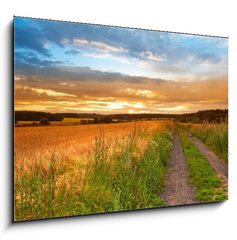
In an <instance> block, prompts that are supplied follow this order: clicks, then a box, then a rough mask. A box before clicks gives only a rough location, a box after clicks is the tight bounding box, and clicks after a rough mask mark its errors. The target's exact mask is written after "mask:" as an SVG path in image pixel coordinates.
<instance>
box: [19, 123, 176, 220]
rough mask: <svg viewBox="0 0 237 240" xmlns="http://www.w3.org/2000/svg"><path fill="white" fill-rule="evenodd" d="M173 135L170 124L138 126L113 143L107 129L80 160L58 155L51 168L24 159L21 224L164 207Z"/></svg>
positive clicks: (21, 179)
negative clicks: (163, 191)
mask: <svg viewBox="0 0 237 240" xmlns="http://www.w3.org/2000/svg"><path fill="white" fill-rule="evenodd" d="M171 132H172V127H170V126H166V127H162V128H161V129H159V130H158V129H149V128H140V127H135V128H134V129H133V130H131V131H129V133H127V134H126V135H124V136H123V137H121V136H120V137H118V138H116V139H114V140H113V141H111V139H110V138H109V137H108V136H107V135H106V134H105V133H106V132H104V131H103V130H101V131H100V133H99V134H98V135H96V138H95V141H94V147H93V149H92V151H91V152H88V154H87V155H83V156H81V158H80V159H79V158H78V159H77V160H75V161H74V162H73V161H72V160H70V159H66V160H65V161H62V160H60V157H61V156H60V155H59V154H58V153H57V152H56V151H55V152H52V153H51V157H50V160H49V161H47V164H46V163H45V161H43V160H39V161H38V162H35V163H34V164H31V165H29V164H28V165H26V164H25V162H24V161H22V162H21V164H20V166H19V169H18V171H16V172H15V220H16V221H20V220H29V219H40V218H49V217H62V216H70V215H80V214H90V213H98V212H111V211H122V210H132V209H139V208H152V207H158V206H163V205H164V202H163V200H162V199H161V197H160V194H161V192H162V190H163V187H164V186H163V185H164V177H165V173H166V169H167V166H168V159H169V155H170V151H171V145H172V144H171V142H172V134H171ZM23 159H24V157H23Z"/></svg>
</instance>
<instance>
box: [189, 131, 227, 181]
mask: <svg viewBox="0 0 237 240" xmlns="http://www.w3.org/2000/svg"><path fill="white" fill-rule="evenodd" d="M186 133H187V135H188V136H189V138H190V140H191V141H192V142H193V144H195V145H196V147H197V148H198V149H199V150H200V152H201V153H202V154H203V155H204V156H205V157H206V159H207V160H208V161H209V163H210V165H211V166H212V168H213V169H214V170H215V171H216V173H217V174H218V175H219V176H220V177H221V178H222V179H223V180H224V181H225V182H226V183H227V181H228V165H227V164H226V163H225V162H224V160H222V159H220V158H219V157H217V156H216V155H215V154H214V153H213V152H212V151H211V150H210V149H209V148H208V147H207V146H206V145H205V144H204V143H202V142H201V141H200V140H198V139H197V138H196V137H194V136H192V134H190V133H189V132H186Z"/></svg>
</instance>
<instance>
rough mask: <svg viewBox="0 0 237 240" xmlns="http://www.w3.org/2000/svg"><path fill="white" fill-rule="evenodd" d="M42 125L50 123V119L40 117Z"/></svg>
mask: <svg viewBox="0 0 237 240" xmlns="http://www.w3.org/2000/svg"><path fill="white" fill-rule="evenodd" d="M40 125H50V121H49V119H47V118H41V119H40Z"/></svg>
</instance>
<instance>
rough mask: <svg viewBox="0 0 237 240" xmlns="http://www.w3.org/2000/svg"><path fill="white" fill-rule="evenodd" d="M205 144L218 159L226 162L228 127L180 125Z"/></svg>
mask: <svg viewBox="0 0 237 240" xmlns="http://www.w3.org/2000/svg"><path fill="white" fill-rule="evenodd" d="M181 126H182V127H184V128H185V129H187V130H188V131H189V132H190V133H192V134H193V135H194V136H195V137H197V138H199V139H200V140H201V141H202V142H203V143H205V144H206V145H207V146H208V147H209V148H210V149H211V150H212V151H213V152H215V153H216V154H217V155H218V156H219V157H220V158H222V159H224V160H225V162H228V125H227V123H221V124H206V123H203V124H185V125H181Z"/></svg>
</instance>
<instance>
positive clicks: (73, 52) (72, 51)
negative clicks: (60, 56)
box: [65, 49, 81, 55]
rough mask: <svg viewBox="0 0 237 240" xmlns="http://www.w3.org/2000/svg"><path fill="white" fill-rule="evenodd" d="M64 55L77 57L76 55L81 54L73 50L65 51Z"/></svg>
mask: <svg viewBox="0 0 237 240" xmlns="http://www.w3.org/2000/svg"><path fill="white" fill-rule="evenodd" d="M65 53H66V54H68V55H77V54H81V52H80V51H78V50H75V49H70V50H67V51H65Z"/></svg>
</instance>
